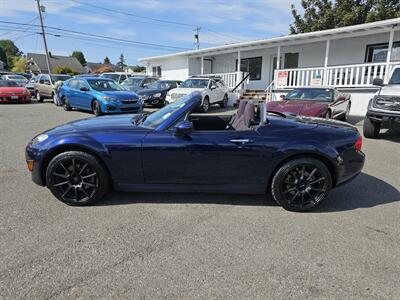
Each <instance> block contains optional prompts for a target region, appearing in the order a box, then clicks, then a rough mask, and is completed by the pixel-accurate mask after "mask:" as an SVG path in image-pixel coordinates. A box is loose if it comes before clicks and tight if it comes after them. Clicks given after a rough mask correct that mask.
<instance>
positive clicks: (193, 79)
mask: <svg viewBox="0 0 400 300" xmlns="http://www.w3.org/2000/svg"><path fill="white" fill-rule="evenodd" d="M189 81H193V82H194V81H198V82H200V81H205V82H207V84H206V86H204V87H203V86H197V87H193V86H185V83H186V82H189ZM209 84H210V79H207V78H188V79H186V80H185V81H183V82H182V83H181V84H180V85H179V88H182V89H207V88H208V86H209Z"/></svg>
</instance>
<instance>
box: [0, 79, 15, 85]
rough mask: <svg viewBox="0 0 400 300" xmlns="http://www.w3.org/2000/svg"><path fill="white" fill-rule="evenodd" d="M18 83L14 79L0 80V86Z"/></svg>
mask: <svg viewBox="0 0 400 300" xmlns="http://www.w3.org/2000/svg"><path fill="white" fill-rule="evenodd" d="M17 86H18V84H17V83H16V82H15V81H9V80H0V87H17Z"/></svg>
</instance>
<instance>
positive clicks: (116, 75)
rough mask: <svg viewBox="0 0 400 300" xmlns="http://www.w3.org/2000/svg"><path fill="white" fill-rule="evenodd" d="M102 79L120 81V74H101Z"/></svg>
mask: <svg viewBox="0 0 400 300" xmlns="http://www.w3.org/2000/svg"><path fill="white" fill-rule="evenodd" d="M101 77H104V78H110V79H112V80H116V81H118V80H119V74H101Z"/></svg>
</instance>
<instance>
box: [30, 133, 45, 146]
mask: <svg viewBox="0 0 400 300" xmlns="http://www.w3.org/2000/svg"><path fill="white" fill-rule="evenodd" d="M48 137H49V136H48V135H47V134H39V135H38V136H37V137H35V138H34V139H33V140H32V145H35V144H38V143H41V142H43V141H45V140H47V139H48Z"/></svg>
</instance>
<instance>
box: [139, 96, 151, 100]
mask: <svg viewBox="0 0 400 300" xmlns="http://www.w3.org/2000/svg"><path fill="white" fill-rule="evenodd" d="M148 98H149V96H147V95H140V96H139V99H140V100H147V99H148Z"/></svg>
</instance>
